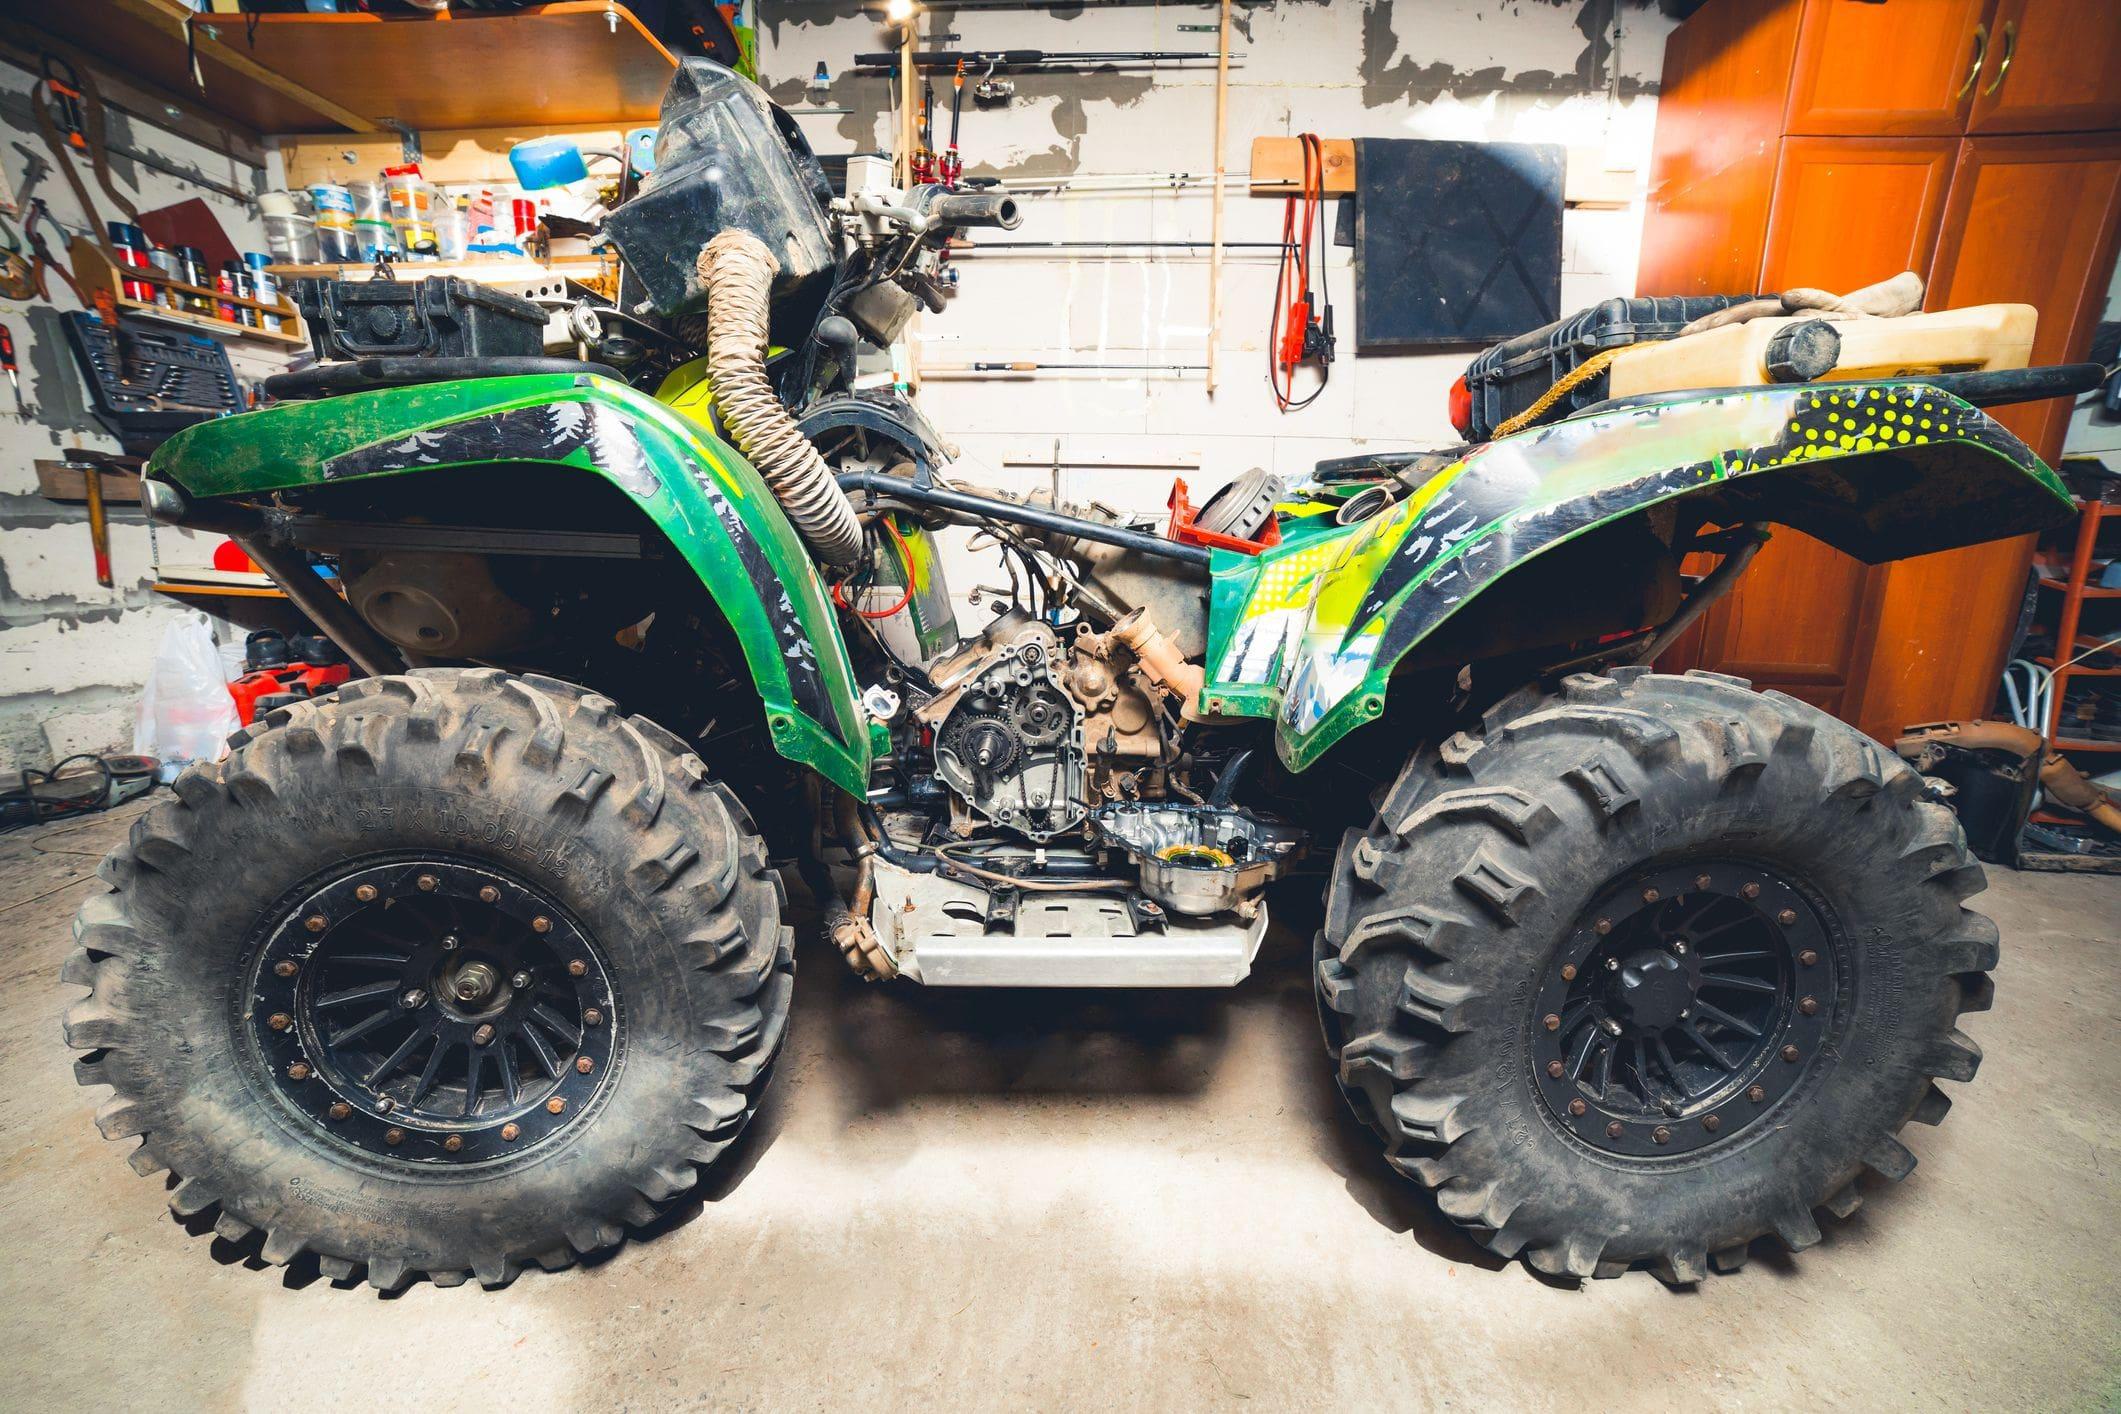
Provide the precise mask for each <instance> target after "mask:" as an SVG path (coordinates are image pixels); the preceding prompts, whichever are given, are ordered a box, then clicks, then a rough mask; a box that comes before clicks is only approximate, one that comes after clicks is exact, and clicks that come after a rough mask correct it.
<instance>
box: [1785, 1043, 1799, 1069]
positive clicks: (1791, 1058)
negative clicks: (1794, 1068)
mask: <svg viewBox="0 0 2121 1414" xmlns="http://www.w3.org/2000/svg"><path fill="white" fill-rule="evenodd" d="M1802 1054H1803V1052H1801V1051H1799V1050H1798V1049H1797V1048H1796V1047H1795V1046H1784V1047H1783V1048H1782V1058H1783V1059H1784V1060H1786V1061H1788V1062H1790V1063H1791V1064H1792V1065H1794V1064H1796V1062H1797V1057H1798V1056H1800V1055H1802Z"/></svg>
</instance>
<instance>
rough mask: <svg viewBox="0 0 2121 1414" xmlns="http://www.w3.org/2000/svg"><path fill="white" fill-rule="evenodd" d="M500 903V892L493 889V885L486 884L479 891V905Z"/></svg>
mask: <svg viewBox="0 0 2121 1414" xmlns="http://www.w3.org/2000/svg"><path fill="white" fill-rule="evenodd" d="M500 901H501V891H500V890H499V889H497V888H495V887H494V886H493V885H491V884H487V885H486V886H484V887H483V888H481V889H480V890H479V902H480V903H499V902H500Z"/></svg>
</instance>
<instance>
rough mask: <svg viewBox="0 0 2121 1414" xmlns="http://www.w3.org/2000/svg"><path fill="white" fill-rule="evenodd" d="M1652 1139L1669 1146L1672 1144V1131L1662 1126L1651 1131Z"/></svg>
mask: <svg viewBox="0 0 2121 1414" xmlns="http://www.w3.org/2000/svg"><path fill="white" fill-rule="evenodd" d="M1650 1138H1651V1139H1653V1140H1655V1141H1656V1142H1657V1143H1659V1144H1669V1143H1671V1142H1672V1131H1671V1130H1669V1129H1666V1128H1665V1127H1664V1126H1663V1125H1661V1124H1660V1125H1658V1126H1657V1127H1656V1128H1655V1129H1653V1130H1651V1131H1650Z"/></svg>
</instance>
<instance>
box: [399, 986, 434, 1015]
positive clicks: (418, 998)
mask: <svg viewBox="0 0 2121 1414" xmlns="http://www.w3.org/2000/svg"><path fill="white" fill-rule="evenodd" d="M398 1001H399V1003H400V1004H402V1005H403V1006H404V1007H405V1009H406V1010H408V1011H410V1010H412V1009H413V1008H414V1007H418V1006H424V1005H425V1004H426V1002H427V993H425V992H423V991H421V990H420V989H419V988H418V987H415V988H413V989H412V990H411V991H409V992H407V993H406V994H405V995H404V996H402V997H400V998H398Z"/></svg>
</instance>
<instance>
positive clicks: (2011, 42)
mask: <svg viewBox="0 0 2121 1414" xmlns="http://www.w3.org/2000/svg"><path fill="white" fill-rule="evenodd" d="M2017 54H2018V22H2017V21H2016V20H2005V21H2004V22H2003V62H2002V63H2000V64H1998V65H1996V76H1995V77H1994V78H1992V79H1990V80H1989V81H1988V87H1987V88H1984V89H1982V90H1981V96H1982V97H1983V98H1986V97H1988V96H1989V95H1990V94H1992V93H1994V92H1995V91H1996V90H1997V89H1999V88H2001V87H2003V76H2004V75H2005V74H2007V73H2009V72H2010V71H2011V60H2012V59H2014V58H2016V57H2017Z"/></svg>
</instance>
